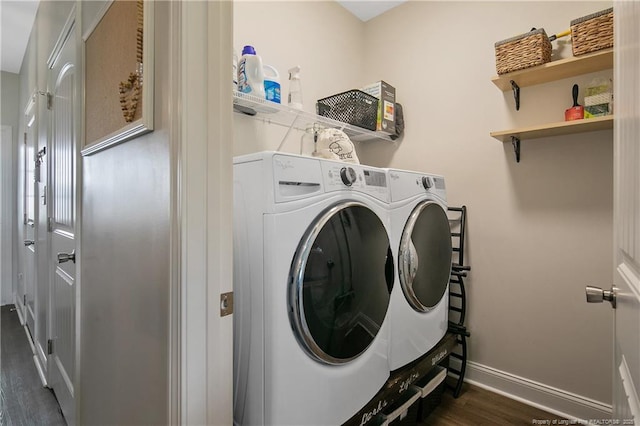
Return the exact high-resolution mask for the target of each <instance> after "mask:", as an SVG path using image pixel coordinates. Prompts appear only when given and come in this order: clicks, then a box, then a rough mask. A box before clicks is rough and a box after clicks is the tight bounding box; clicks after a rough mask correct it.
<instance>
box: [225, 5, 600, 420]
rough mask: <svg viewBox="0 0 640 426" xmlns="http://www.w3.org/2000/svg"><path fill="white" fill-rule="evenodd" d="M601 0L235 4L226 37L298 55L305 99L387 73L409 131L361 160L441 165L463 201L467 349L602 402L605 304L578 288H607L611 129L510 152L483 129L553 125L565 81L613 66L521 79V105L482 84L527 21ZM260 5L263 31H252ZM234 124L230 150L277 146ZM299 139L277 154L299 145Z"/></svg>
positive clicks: (452, 193) (560, 51)
mask: <svg viewBox="0 0 640 426" xmlns="http://www.w3.org/2000/svg"><path fill="white" fill-rule="evenodd" d="M610 6H611V2H588V1H585V2H506V3H505V2H484V1H477V2H476V1H466V2H447V1H437V2H422V1H409V2H406V3H404V4H402V5H400V6H398V7H397V8H394V9H392V10H391V11H389V12H387V13H385V14H383V15H381V16H379V17H377V18H374V19H372V20H370V21H367V22H364V23H363V22H360V21H357V20H354V19H350V18H349V17H348V16H345V13H346V11H345V10H344V9H342V8H341V7H337V5H336V4H335V3H333V2H308V3H307V2H302V3H298V9H300V10H304V11H306V13H305V12H304V11H301V12H300V13H299V14H297V15H295V16H293V17H291V16H290V15H289V14H292V13H293V12H292V11H288V10H287V8H288V5H287V4H283V3H281V2H241V3H239V4H238V5H237V7H236V8H235V17H234V21H235V22H234V24H235V25H234V36H235V40H234V45H235V47H236V49H241V48H242V45H243V44H254V45H255V46H256V49H258V50H259V51H258V53H260V54H261V55H262V57H263V60H264V61H265V63H275V65H276V66H277V67H278V68H279V69H280V70H281V72H282V70H283V69H284V68H285V67H286V66H288V64H292V63H294V62H297V61H302V60H304V61H305V63H304V64H302V65H303V73H302V75H303V78H302V81H303V94H305V95H306V94H307V93H308V94H309V96H308V97H306V98H305V109H307V110H309V111H312V110H313V104H314V102H315V100H316V99H318V98H320V97H323V96H326V95H329V94H332V93H338V92H339V91H340V90H347V89H352V88H357V87H360V86H362V85H364V84H366V83H370V82H373V81H377V80H381V79H382V80H385V81H387V82H389V83H391V84H392V85H394V86H395V87H396V89H397V92H396V94H397V99H398V101H399V102H400V103H402V104H403V106H404V112H405V119H406V125H407V127H406V133H405V136H404V137H403V138H402V139H401V140H400V141H397V142H394V143H386V142H382V141H377V142H363V143H359V144H357V145H356V148H357V152H358V155H359V157H360V161H361V162H362V163H365V164H371V165H376V166H385V167H396V168H403V169H413V170H419V171H426V172H433V173H438V174H443V175H444V176H445V177H446V179H447V192H448V197H449V202H450V204H451V205H461V204H466V205H467V207H468V209H469V223H468V241H467V244H468V245H467V247H468V253H467V258H466V260H467V263H469V264H470V265H471V267H472V270H471V273H470V274H469V280H468V297H469V303H468V306H469V311H468V317H467V318H468V319H467V324H468V326H469V329H470V330H471V333H472V337H471V339H470V341H469V343H470V347H469V356H470V360H471V361H473V362H475V363H477V364H479V365H481V366H486V367H490V368H493V369H496V370H498V371H499V372H500V373H504V375H506V376H508V377H513V376H516V378H518V379H524V380H525V381H526V380H529V381H534V382H538V383H541V384H543V385H544V386H545V387H546V389H548V390H549V389H550V388H551V389H558V390H560V391H561V393H562V392H569V393H573V394H576V395H578V396H580V397H583V398H587V399H593V400H596V401H600V402H603V403H605V404H606V403H610V402H611V362H612V361H611V360H612V348H611V342H610V338H609V332H610V330H611V327H612V313H611V310H610V309H606V308H605V309H600V308H601V307H600V306H589V305H587V304H586V303H585V299H584V286H585V285H588V284H592V283H595V285H598V286H605V287H606V286H608V285H609V284H607V283H610V282H611V277H612V274H613V271H612V244H613V243H612V209H613V204H612V187H613V172H612V170H613V156H612V152H613V149H612V146H613V138H612V132H611V131H603V132H596V133H586V134H579V135H571V136H567V137H561V138H546V139H538V140H531V141H528V140H524V141H523V142H522V161H521V163H519V164H516V163H515V160H514V158H513V151H512V149H511V144H503V143H501V142H498V141H497V140H495V139H493V138H491V137H490V136H489V133H490V132H491V131H497V130H504V129H509V128H512V127H518V126H527V125H534V124H541V123H545V122H556V121H562V120H563V119H564V115H563V113H564V110H565V109H566V108H568V107H569V106H570V105H571V86H572V85H573V83H574V82H576V83H579V84H580V86H581V87H582V88H584V87H586V85H587V84H588V83H589V82H590V81H591V79H592V78H593V77H595V76H606V77H610V76H611V75H612V71H611V70H609V71H605V72H601V73H597V74H590V75H585V76H580V77H577V78H571V79H566V80H561V81H558V82H553V83H549V84H545V85H540V86H535V87H528V88H523V89H522V102H521V110H520V111H519V112H515V110H514V102H513V96H512V94H511V93H510V92H504V93H503V92H501V91H500V90H499V89H498V88H497V87H496V86H494V85H493V84H492V83H491V80H490V79H491V77H492V76H494V75H495V74H496V70H495V52H494V43H495V42H496V41H499V40H502V39H505V38H508V37H510V36H513V35H515V34H520V33H523V32H526V31H528V30H529V29H530V28H531V27H533V26H535V27H544V28H545V29H546V30H547V32H548V33H549V34H553V33H557V32H560V31H563V30H565V29H567V28H568V27H569V24H570V21H571V20H572V19H574V18H577V17H580V16H583V15H587V14H589V13H592V12H595V11H598V10H602V9H605V8H607V7H610ZM280 8H282V10H281V9H280ZM298 9H296V10H298ZM265 16H269V22H270V31H269V32H268V34H267V35H266V36H264V37H258V35H256V31H257V30H256V28H259V27H260V26H259V23H260V22H264V19H265V18H264V17H265ZM329 16H331V17H329ZM289 18H291V19H289ZM294 18H295V19H294ZM301 22H303V23H305V25H300V23H301ZM271 26H273V29H271ZM334 37H336V38H338V40H339V41H338V42H336V41H334ZM553 44H554V53H553V54H554V59H558V58H560V57H567V56H571V46H570V44H568V43H567V39H566V38H565V39H560V40H559V41H556V42H554V43H553ZM299 45H300V46H302V45H308V46H309V49H302V48H297V47H298V46H299ZM239 53H240V52H239ZM309 53H312V55H309ZM308 58H316V61H313V60H310V59H308ZM327 64H329V65H330V66H329V67H326V65H327ZM305 66H306V67H305ZM309 68H311V69H309ZM282 83H283V99H285V96H286V93H287V89H288V87H287V82H286V81H285V80H283V82H282ZM234 120H235V124H236V141H235V153H236V154H244V153H247V152H252V151H259V150H262V149H274V148H275V147H277V146H278V144H279V142H280V139H279V138H278V137H279V136H280V134H276V130H273V128H276V127H277V126H270V127H271V128H269V129H266V128H267V127H269V126H268V125H265V124H263V123H260V122H258V123H257V124H256V121H255V120H251V119H247V118H245V117H242V116H240V115H239V114H236V115H235V116H234ZM256 129H257V130H256ZM298 139H299V136H296V137H294V138H293V140H292V141H291V142H287V143H286V144H285V146H284V150H285V151H293V152H296V151H297V148H298V147H297V141H298ZM585 348H588V350H585ZM551 408H553V407H551ZM577 414H580V413H577Z"/></svg>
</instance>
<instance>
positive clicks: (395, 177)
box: [389, 173, 400, 179]
mask: <svg viewBox="0 0 640 426" xmlns="http://www.w3.org/2000/svg"><path fill="white" fill-rule="evenodd" d="M389 177H390V178H391V179H400V175H398V174H397V173H389Z"/></svg>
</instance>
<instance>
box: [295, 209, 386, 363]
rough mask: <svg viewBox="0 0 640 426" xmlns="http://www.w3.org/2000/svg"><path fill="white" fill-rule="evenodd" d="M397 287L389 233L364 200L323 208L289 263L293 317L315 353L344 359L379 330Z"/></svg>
mask: <svg viewBox="0 0 640 426" xmlns="http://www.w3.org/2000/svg"><path fill="white" fill-rule="evenodd" d="M392 287H393V258H392V254H391V249H390V246H389V236H388V234H387V231H386V229H385V227H384V225H383V223H382V221H381V220H380V218H379V217H378V216H377V215H376V214H375V213H374V212H373V211H372V210H371V209H369V208H368V207H366V206H365V205H364V204H361V203H358V202H345V203H341V204H338V205H336V206H334V207H332V208H330V209H328V210H326V211H325V212H324V213H323V214H321V215H320V216H319V217H318V218H317V219H316V220H315V221H314V222H313V223H312V224H311V226H310V227H309V229H308V230H307V232H306V234H305V236H304V238H303V239H302V240H301V241H300V244H299V246H298V249H297V250H296V254H295V257H294V259H293V263H292V265H291V272H290V279H289V289H288V297H289V317H290V320H291V325H292V327H293V329H294V332H295V334H296V338H297V339H298V341H299V342H300V344H301V346H302V347H303V348H304V349H305V350H306V351H307V353H309V354H310V355H311V356H312V357H313V358H314V359H316V360H318V361H321V362H324V363H327V364H342V363H345V362H348V361H350V360H352V359H354V358H356V357H358V356H359V355H360V354H361V353H363V352H364V351H365V350H366V349H367V347H369V345H370V344H371V343H372V342H373V340H374V339H375V337H376V335H377V334H378V332H379V331H380V327H381V326H382V323H383V321H384V318H385V315H386V313H387V308H388V306H389V298H390V294H391V289H392Z"/></svg>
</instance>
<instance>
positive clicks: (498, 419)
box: [420, 383, 558, 426]
mask: <svg viewBox="0 0 640 426" xmlns="http://www.w3.org/2000/svg"><path fill="white" fill-rule="evenodd" d="M534 419H535V420H546V419H550V420H553V419H558V416H556V415H553V414H550V413H547V412H546V411H542V410H539V409H537V408H535V407H531V406H529V405H526V404H522V403H520V402H518V401H515V400H513V399H510V398H507V397H504V396H502V395H498V394H496V393H493V392H489V391H487V390H484V389H481V388H479V387H476V386H471V385H469V384H467V383H465V384H464V385H463V387H462V393H461V394H460V396H459V397H458V399H454V398H453V396H452V394H451V391H449V390H446V391H445V392H444V395H443V397H442V402H441V403H440V405H438V407H436V408H435V410H434V411H433V412H432V413H431V414H430V415H429V416H428V417H427V418H426V420H425V421H424V422H423V423H420V425H429V426H480V425H491V426H494V425H532V424H534V422H533V420H534Z"/></svg>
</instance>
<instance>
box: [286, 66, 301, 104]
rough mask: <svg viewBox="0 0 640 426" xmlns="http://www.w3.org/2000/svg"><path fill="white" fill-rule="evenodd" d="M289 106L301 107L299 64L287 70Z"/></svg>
mask: <svg viewBox="0 0 640 426" xmlns="http://www.w3.org/2000/svg"><path fill="white" fill-rule="evenodd" d="M289 106H290V107H291V108H295V109H299V110H301V109H302V87H301V84H300V65H297V66H295V67H293V68H291V69H290V70H289Z"/></svg>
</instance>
